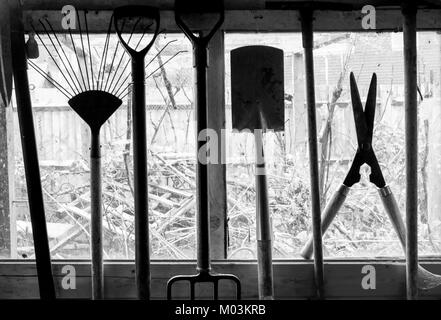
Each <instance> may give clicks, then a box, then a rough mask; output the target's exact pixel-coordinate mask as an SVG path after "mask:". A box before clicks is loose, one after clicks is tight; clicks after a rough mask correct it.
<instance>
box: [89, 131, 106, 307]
mask: <svg viewBox="0 0 441 320" xmlns="http://www.w3.org/2000/svg"><path fill="white" fill-rule="evenodd" d="M90 151H91V152H90V203H91V209H90V212H91V219H90V234H91V251H92V299H94V300H99V299H103V298H104V272H103V227H102V224H103V216H102V214H103V211H102V198H101V197H102V192H101V188H102V186H101V155H100V145H99V132H98V133H97V134H92V144H91V150H90Z"/></svg>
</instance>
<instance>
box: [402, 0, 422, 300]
mask: <svg viewBox="0 0 441 320" xmlns="http://www.w3.org/2000/svg"><path fill="white" fill-rule="evenodd" d="M417 11H418V6H417V4H416V3H413V2H411V1H406V2H403V4H402V6H401V12H402V14H403V56H404V123H405V139H406V226H407V233H406V236H405V238H406V241H405V242H406V243H407V247H406V250H405V251H406V296H407V299H408V300H415V299H417V298H418V282H419V279H418V275H419V270H420V267H419V264H418V102H417V93H416V91H417V90H415V89H418V83H417V79H418V73H417V69H418V68H417V65H418V62H417V56H418V53H417V51H418V50H417ZM403 238H404V235H403Z"/></svg>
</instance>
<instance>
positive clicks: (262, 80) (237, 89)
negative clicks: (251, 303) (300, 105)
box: [231, 46, 285, 300]
mask: <svg viewBox="0 0 441 320" xmlns="http://www.w3.org/2000/svg"><path fill="white" fill-rule="evenodd" d="M283 77H284V71H283V51H282V50H280V49H277V48H274V47H268V46H246V47H241V48H238V49H234V50H232V51H231V90H232V94H231V113H232V117H233V129H237V130H244V129H248V130H252V131H253V133H254V138H255V150H256V163H255V177H256V239H257V260H258V285H259V297H260V299H261V300H271V299H274V284H273V265H272V240H273V239H272V238H273V231H272V228H271V217H270V210H269V205H268V187H267V178H266V168H265V156H264V154H265V152H264V147H263V139H262V137H263V133H264V132H267V131H269V130H271V131H283V130H284V127H285V122H284V112H285V101H284V92H285V91H284V79H283Z"/></svg>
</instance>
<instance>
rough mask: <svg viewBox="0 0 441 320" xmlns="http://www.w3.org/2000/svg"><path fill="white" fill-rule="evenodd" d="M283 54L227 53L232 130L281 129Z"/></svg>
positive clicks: (264, 49)
mask: <svg viewBox="0 0 441 320" xmlns="http://www.w3.org/2000/svg"><path fill="white" fill-rule="evenodd" d="M283 78H284V72H283V51H282V50H280V49H277V48H273V47H268V46H247V47H241V48H238V49H234V50H232V51H231V92H232V94H231V111H232V117H233V128H234V129H238V130H243V129H250V130H254V129H270V130H274V131H283V130H284V127H285V123H284V112H285V101H284V100H285V97H284V79H283Z"/></svg>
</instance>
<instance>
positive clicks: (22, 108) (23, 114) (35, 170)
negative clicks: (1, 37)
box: [9, 0, 56, 300]
mask: <svg viewBox="0 0 441 320" xmlns="http://www.w3.org/2000/svg"><path fill="white" fill-rule="evenodd" d="M9 2H10V4H11V48H12V52H14V54H13V55H12V68H13V73H14V83H15V96H16V99H17V113H18V121H19V125H20V137H21V144H22V148H23V162H24V167H25V174H26V186H27V191H28V200H29V212H30V215H31V224H32V235H33V238H34V248H35V258H36V264H37V276H38V285H39V289H40V298H41V299H46V300H51V299H55V297H56V295H55V286H54V281H53V277H52V265H51V256H50V251H49V242H48V236H47V228H46V216H45V211H44V202H43V191H42V187H41V178H40V166H39V162H38V153H37V143H36V141H35V130H34V121H33V115H32V103H31V96H30V93H29V79H28V74H27V70H26V67H27V60H26V51H25V45H24V44H25V42H24V31H23V23H22V12H21V8H20V3H19V1H18V0H17V1H9Z"/></svg>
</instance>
